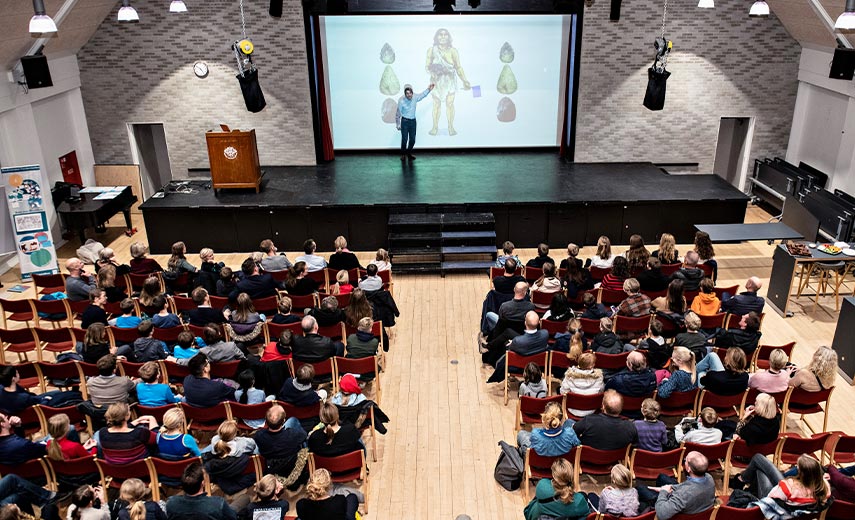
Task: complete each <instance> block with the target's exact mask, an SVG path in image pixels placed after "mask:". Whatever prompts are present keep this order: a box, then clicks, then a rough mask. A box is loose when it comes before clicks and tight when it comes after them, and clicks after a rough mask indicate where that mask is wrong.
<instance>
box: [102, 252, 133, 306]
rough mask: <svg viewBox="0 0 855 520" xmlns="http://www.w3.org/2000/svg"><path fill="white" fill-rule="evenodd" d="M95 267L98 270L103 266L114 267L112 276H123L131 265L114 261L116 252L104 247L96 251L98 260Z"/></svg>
mask: <svg viewBox="0 0 855 520" xmlns="http://www.w3.org/2000/svg"><path fill="white" fill-rule="evenodd" d="M95 267H96V268H97V269H98V271H99V272H100V271H101V269H104V268H105V267H112V268H113V269H114V271H113V275H114V276H115V275H118V276H125V275H126V274H128V273H130V272H131V266H129V265H126V264H120V263H119V262H118V261H116V252H115V251H113V250H112V249H111V248H109V247H105V248H104V249H102V250H101V251H99V252H98V260H97V261H96V262H95ZM108 296H109V295H108Z"/></svg>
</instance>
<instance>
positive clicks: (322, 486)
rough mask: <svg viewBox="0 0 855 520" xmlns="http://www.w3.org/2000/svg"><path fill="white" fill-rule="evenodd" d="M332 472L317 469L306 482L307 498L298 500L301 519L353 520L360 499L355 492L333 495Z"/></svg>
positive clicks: (298, 512)
mask: <svg viewBox="0 0 855 520" xmlns="http://www.w3.org/2000/svg"><path fill="white" fill-rule="evenodd" d="M331 492H332V477H331V476H330V472H329V471H327V470H325V469H323V468H320V469H316V470H315V471H314V472H313V473H312V474H311V475H310V476H309V482H308V483H307V484H306V498H302V499H300V500H299V501H298V502H297V516H298V517H299V518H300V520H352V519H353V518H354V516H355V515H356V510H357V509H358V508H359V499H358V498H357V497H356V495H354V494H353V493H350V494H348V495H347V496H345V495H332V494H331Z"/></svg>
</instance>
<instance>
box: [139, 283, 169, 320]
mask: <svg viewBox="0 0 855 520" xmlns="http://www.w3.org/2000/svg"><path fill="white" fill-rule="evenodd" d="M158 296H166V295H165V293H164V292H163V288H162V287H161V285H160V278H158V277H157V276H154V275H152V276H149V277H148V278H146V279H145V281H144V282H143V286H142V290H140V296H139V306H140V312H143V313H145V315H146V316H154V315H155V314H157V313H158V312H160V309H159V308H157V307H155V305H154V299H155V298H157V297H158Z"/></svg>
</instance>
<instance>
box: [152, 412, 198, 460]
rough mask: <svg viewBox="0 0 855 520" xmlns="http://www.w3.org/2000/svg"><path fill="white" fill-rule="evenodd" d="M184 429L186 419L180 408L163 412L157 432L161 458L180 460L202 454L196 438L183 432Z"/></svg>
mask: <svg viewBox="0 0 855 520" xmlns="http://www.w3.org/2000/svg"><path fill="white" fill-rule="evenodd" d="M185 430H187V419H186V418H185V417H184V412H183V411H182V410H181V408H170V409H169V410H167V411H166V413H165V414H163V426H162V427H161V428H160V432H159V433H158V434H157V449H158V451H159V456H160V457H161V458H164V459H167V460H181V459H186V458H187V457H198V456H200V455H201V454H202V453H201V451H200V450H199V445H198V444H197V443H196V439H195V438H194V437H193V436H192V435H190V434H188V433H184V432H185Z"/></svg>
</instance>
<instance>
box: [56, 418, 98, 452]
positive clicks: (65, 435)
mask: <svg viewBox="0 0 855 520" xmlns="http://www.w3.org/2000/svg"><path fill="white" fill-rule="evenodd" d="M47 430H48V431H47V433H48V436H49V437H50V439H48V441H47V456H48V458H49V459H51V460H71V459H79V458H81V457H91V456H92V455H94V454H95V446H96V442H95V439H93V438H90V439H89V440H87V441H86V444H80V436H79V434H78V433H77V432H76V431H75V430H73V429H72V428H71V423H70V420H69V419H68V416H67V415H66V414H64V413H58V414H56V415H54V416H52V417H51V418H50V419H48V427H47ZM72 432H73V433H72ZM69 434H71V435H69ZM69 437H73V438H69Z"/></svg>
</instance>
